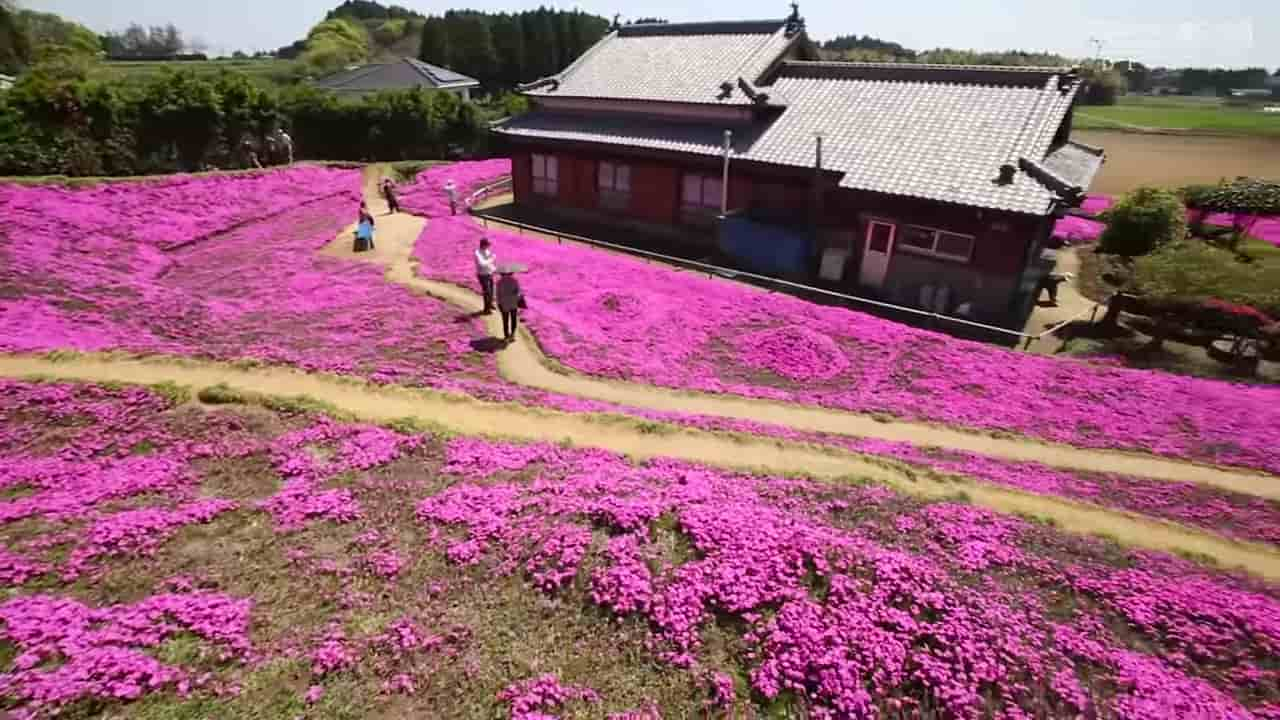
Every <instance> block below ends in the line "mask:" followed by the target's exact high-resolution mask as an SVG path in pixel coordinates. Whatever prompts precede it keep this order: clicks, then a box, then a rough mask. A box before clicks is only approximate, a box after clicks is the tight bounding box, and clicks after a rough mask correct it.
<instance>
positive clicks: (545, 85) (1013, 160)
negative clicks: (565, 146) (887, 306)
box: [495, 21, 1102, 215]
mask: <svg viewBox="0 0 1280 720" xmlns="http://www.w3.org/2000/svg"><path fill="white" fill-rule="evenodd" d="M803 38H804V35H803V33H802V32H799V29H798V27H797V24H796V23H795V22H788V21H774V22H761V23H754V22H753V23H694V24H686V25H641V26H627V27H624V28H621V29H619V30H617V31H615V32H614V33H612V34H610V35H609V36H607V37H606V38H605V39H604V40H602V41H600V43H598V44H597V45H596V46H594V47H593V48H592V49H591V50H589V51H588V52H587V53H585V54H584V55H583V56H582V57H580V58H579V59H578V60H577V61H575V62H574V64H573V65H571V66H569V68H567V69H566V70H565V71H564V72H562V73H561V74H559V75H557V76H553V77H551V78H546V79H544V80H542V81H539V82H538V83H534V84H532V85H530V86H526V87H525V88H523V90H524V92H525V93H526V94H527V95H529V96H531V97H533V98H534V99H535V100H536V99H538V98H550V97H574V98H593V99H610V100H617V99H622V100H653V101H664V102H677V103H696V104H708V103H715V104H732V105H754V106H756V107H757V108H758V110H757V111H756V112H754V113H753V115H754V116H755V117H756V124H755V125H752V126H751V127H750V128H737V129H735V138H734V145H735V156H736V157H737V158H739V159H742V160H748V161H756V162H760V163H767V164H774V165H787V166H798V167H808V166H810V165H812V163H813V161H814V155H815V152H814V150H815V140H814V136H815V134H816V133H822V134H823V137H824V140H823V149H824V152H823V156H824V157H823V165H824V168H825V169H827V170H830V171H833V172H837V173H840V174H841V179H840V185H841V186H842V187H846V188H852V189H858V190H865V191H871V192H879V193H886V194H892V195H903V196H909V197H917V198H922V199H927V200H934V201H939V202H948V203H956V204H961V205H968V206H973V207H980V208H991V209H997V210H1007V211H1010V212H1019V213H1030V214H1036V215H1043V214H1045V213H1048V212H1049V211H1050V210H1051V209H1052V207H1053V205H1054V203H1055V202H1059V201H1063V200H1065V201H1067V202H1070V201H1072V200H1073V199H1075V197H1076V196H1077V194H1078V193H1077V190H1076V189H1077V188H1080V189H1087V187H1088V185H1089V182H1090V181H1091V180H1092V178H1093V175H1094V174H1096V172H1097V166H1098V165H1100V164H1101V161H1102V155H1101V153H1100V152H1097V153H1093V154H1091V155H1090V157H1084V155H1081V154H1080V153H1081V152H1082V151H1080V149H1079V148H1078V147H1076V148H1075V149H1072V146H1064V147H1061V148H1052V147H1051V146H1052V145H1053V142H1054V140H1055V138H1056V136H1057V134H1058V131H1059V129H1060V128H1061V127H1062V124H1063V121H1064V119H1065V117H1066V114H1067V113H1068V112H1069V111H1070V109H1071V105H1072V102H1073V101H1074V99H1075V96H1076V93H1077V91H1078V82H1079V79H1078V77H1077V76H1076V74H1075V73H1074V72H1073V71H1071V70H1069V69H1067V68H1046V67H990V66H966V65H916V64H906V63H901V64H900V63H838V62H812V61H796V60H786V59H785V58H787V57H789V56H791V55H793V54H795V53H793V52H790V50H791V49H792V48H793V44H794V43H796V42H801V41H803ZM726 83H727V84H728V85H730V86H731V87H732V89H733V91H732V92H730V93H728V94H727V95H726V94H724V93H723V92H722V91H721V88H722V86H724V85H725V84H726ZM761 94H767V95H768V100H767V102H759V101H756V102H753V100H752V98H753V96H758V95H761ZM560 112H561V114H556V108H553V107H550V106H548V107H547V108H546V109H545V110H541V111H535V112H534V113H531V114H529V115H526V116H525V117H523V118H517V119H515V120H512V121H510V122H507V123H504V124H503V125H501V126H499V127H497V128H495V131H496V132H498V133H501V134H506V135H509V136H513V137H524V138H545V139H550V140H573V141H578V142H591V143H600V144H605V145H626V146H630V147H638V148H648V149H655V150H676V151H682V152H691V153H697V154H714V153H717V152H719V149H718V148H719V146H720V136H721V133H722V131H723V130H724V125H723V124H721V123H717V122H714V121H708V122H706V123H705V124H704V125H703V126H701V127H699V126H689V125H684V124H678V123H673V122H659V121H655V120H652V119H647V120H641V119H634V118H632V119H626V118H623V117H621V116H618V115H614V116H609V115H607V114H594V113H592V114H588V113H584V114H580V115H569V114H567V113H565V112H564V111H560ZM1051 150H1053V152H1052V153H1051V152H1050V151H1051ZM1085 154H1086V155H1089V154H1088V153H1085ZM1090 158H1092V159H1090Z"/></svg>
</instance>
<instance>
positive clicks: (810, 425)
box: [325, 193, 1280, 500]
mask: <svg viewBox="0 0 1280 720" xmlns="http://www.w3.org/2000/svg"><path fill="white" fill-rule="evenodd" d="M368 200H369V203H370V208H371V209H373V211H374V212H375V214H376V215H377V216H378V238H377V251H376V252H373V253H362V254H359V255H354V254H353V253H352V252H351V242H350V239H349V238H350V232H349V231H348V232H344V234H343V235H341V236H339V238H338V239H337V240H335V241H334V242H333V243H332V244H331V245H330V246H329V247H328V248H326V249H325V252H326V253H328V254H331V255H336V256H341V257H344V258H348V259H352V258H354V259H356V260H362V261H366V262H375V263H379V264H382V265H384V266H386V267H387V279H388V280H390V281H392V282H395V283H397V284H400V285H403V286H405V287H408V288H411V289H414V290H417V291H419V292H423V293H427V294H430V295H433V296H435V297H437V298H440V299H442V300H445V301H447V302H449V303H452V304H454V305H456V306H457V307H459V308H462V309H465V310H469V311H472V312H475V311H478V310H480V309H481V301H480V296H479V295H478V294H477V293H476V292H474V291H473V290H470V289H465V288H462V287H459V286H456V285H452V284H449V283H443V282H436V281H432V280H426V279H423V278H421V277H419V276H418V273H417V267H416V261H414V260H413V258H412V253H413V246H414V243H415V242H416V241H417V238H418V235H419V234H420V232H421V230H422V227H423V223H424V221H423V220H422V219H421V218H415V217H412V216H408V215H403V214H401V215H395V216H385V217H384V216H383V214H382V213H385V212H386V204H385V203H384V202H383V201H382V199H381V198H380V197H377V195H376V193H374V194H373V195H372V196H370V197H369V198H368ZM1064 289H1065V288H1064ZM1081 300H1083V298H1081ZM486 319H487V324H488V330H489V332H490V334H492V335H493V336H494V337H501V334H502V321H501V318H500V317H499V316H498V315H496V314H495V315H491V316H488V317H487V318H486ZM498 369H499V372H500V373H501V374H502V376H503V378H505V379H506V380H508V381H509V382H512V383H515V384H517V385H523V386H526V387H531V388H537V389H539V390H545V391H547V392H554V393H558V394H562V395H573V396H576V397H583V398H590V399H593V400H600V401H604V402H611V403H616V404H619V405H626V406H631V407H642V408H647V409H650V410H658V411H664V412H677V413H686V414H694V415H710V416H717V417H726V418H734V419H739V420H750V421H755V422H764V423H769V424H773V425H784V426H787V427H790V428H793V429H796V430H802V431H809V432H821V433H832V434H839V435H849V436H855V437H865V438H876V439H881V440H891V441H899V442H910V443H913V444H916V445H921V446H932V447H940V448H947V449H951V450H960V451H966V452H973V453H978V454H982V455H988V456H991V457H997V458H1003V459H1006V460H1015V461H1027V462H1039V463H1042V464H1045V465H1048V466H1051V467H1057V468H1064V469H1069V470H1084V471H1090V472H1111V473H1120V474H1124V475H1134V476H1138V477H1145V478H1152V479H1157V480H1169V481H1177V482H1195V483H1199V484H1202V485H1211V486H1214V487H1219V488H1223V489H1226V490H1231V491H1233V492H1237V493H1242V494H1247V495H1254V496H1258V497H1263V498H1268V499H1271V500H1280V482H1278V481H1277V479H1276V478H1274V477H1271V476H1268V475H1264V474H1261V473H1255V472H1251V471H1248V470H1239V469H1228V468H1218V467H1212V466H1208V465H1200V464H1194V463H1189V462H1182V461H1178V460H1171V459H1166V458H1160V457H1157V456H1154V455H1146V454H1142V453H1130V452H1122V451H1110V450H1090V449H1085V448H1077V447H1072V446H1068V445H1058V444H1051V443H1046V442H1040V441H1037V440H1032V439H1027V438H1008V437H994V436H991V435H984V434H981V433H976V432H967V431H963V430H956V429H952V428H947V427H943V426H938V425H930V424H927V423H915V422H900V421H891V422H885V421H883V420H880V419H877V418H873V417H871V416H869V415H860V414H857V413H850V412H843V411H839V410H831V409H826V408H818V407H808V406H803V405H791V404H786V403H778V402H769V401H764V400H754V399H750V398H739V397H734V396H731V395H712V394H707V393H695V392H687V391H680V390H674V389H670V388H661V387H655V386H650V385H639V384H634V383H628V382H623V381H617V380H603V379H599V378H593V377H589V376H586V375H582V374H579V373H576V372H573V371H571V370H567V369H565V368H563V367H559V366H557V365H556V364H555V363H554V361H552V360H550V359H549V358H547V357H546V356H545V355H544V354H543V353H542V352H541V350H540V349H539V348H538V345H537V342H536V340H535V339H534V338H533V336H532V335H531V334H530V333H529V332H528V330H527V329H525V328H521V336H520V339H519V341H518V342H516V343H514V344H513V345H511V346H509V347H507V348H506V349H504V350H502V351H501V352H500V353H498Z"/></svg>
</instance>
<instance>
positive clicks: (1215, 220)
mask: <svg viewBox="0 0 1280 720" xmlns="http://www.w3.org/2000/svg"><path fill="white" fill-rule="evenodd" d="M1114 204H1115V198H1113V197H1111V196H1110V195H1089V196H1087V197H1086V198H1085V201H1084V203H1083V204H1081V206H1080V210H1081V212H1083V213H1084V214H1086V215H1090V216H1093V217H1095V218H1096V217H1097V216H1099V215H1101V214H1102V213H1104V212H1106V211H1107V210H1109V209H1111V206H1112V205H1114ZM1196 214H1197V213H1196V211H1194V210H1191V209H1188V210H1187V220H1188V221H1193V220H1195V216H1196ZM1245 217H1246V218H1247V219H1248V220H1247V221H1252V225H1251V226H1250V227H1249V234H1250V235H1253V236H1254V237H1256V238H1258V239H1260V240H1264V241H1266V242H1269V243H1271V244H1272V245H1275V246H1276V247H1280V217H1277V216H1274V215H1271V216H1268V215H1262V216H1257V217H1254V216H1252V215H1249V216H1245ZM1200 220H1201V222H1204V223H1205V224H1208V225H1218V226H1221V227H1231V225H1232V223H1233V222H1235V218H1233V217H1232V216H1231V215H1228V214H1226V213H1209V214H1207V215H1205V216H1204V217H1203V218H1201V219H1200ZM1106 227H1107V226H1106V223H1104V222H1102V220H1101V218H1099V219H1093V220H1091V219H1088V218H1083V217H1077V216H1068V217H1065V218H1062V219H1061V220H1059V221H1058V222H1057V223H1056V224H1055V225H1054V229H1053V236H1054V237H1056V238H1061V239H1063V240H1066V241H1067V242H1068V244H1078V243H1088V242H1093V241H1095V240H1097V239H1098V237H1099V236H1100V235H1102V231H1103V230H1105V229H1106Z"/></svg>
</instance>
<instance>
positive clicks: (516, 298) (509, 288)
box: [498, 272, 524, 342]
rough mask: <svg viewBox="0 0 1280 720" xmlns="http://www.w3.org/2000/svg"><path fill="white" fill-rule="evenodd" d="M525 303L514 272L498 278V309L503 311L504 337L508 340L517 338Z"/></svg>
mask: <svg viewBox="0 0 1280 720" xmlns="http://www.w3.org/2000/svg"><path fill="white" fill-rule="evenodd" d="M523 303H524V295H523V293H521V291H520V281H518V280H516V276H515V274H514V273H510V272H505V273H502V276H501V278H500V279H499V280H498V309H499V310H501V311H502V339H503V340H506V341H507V342H511V341H513V340H515V339H516V330H518V329H519V327H520V306H521V304H523Z"/></svg>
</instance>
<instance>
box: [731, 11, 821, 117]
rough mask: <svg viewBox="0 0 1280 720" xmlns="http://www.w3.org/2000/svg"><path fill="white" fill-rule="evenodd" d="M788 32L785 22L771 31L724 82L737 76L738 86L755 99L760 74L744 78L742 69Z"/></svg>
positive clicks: (797, 35)
mask: <svg viewBox="0 0 1280 720" xmlns="http://www.w3.org/2000/svg"><path fill="white" fill-rule="evenodd" d="M786 34H787V25H786V24H783V25H782V26H781V27H779V28H778V29H777V30H776V31H774V32H773V33H770V34H769V35H768V36H767V37H765V38H764V39H762V40H761V41H760V42H759V44H757V45H756V47H755V49H753V50H752V51H751V52H749V53H747V56H746V57H744V58H743V59H742V61H741V62H739V63H738V67H736V68H734V69H733V72H732V73H730V74H729V77H727V78H725V80H724V82H732V81H733V80H734V78H736V79H737V81H738V87H739V88H740V89H742V91H743V92H744V93H746V94H747V96H748V97H750V98H751V99H752V101H755V96H754V95H753V92H754V89H755V88H754V86H755V84H756V82H757V81H759V80H760V78H759V77H758V76H757V77H753V78H750V79H747V78H744V77H743V76H742V71H743V69H744V68H746V67H749V65H750V63H751V62H752V61H754V60H755V59H756V56H757V55H759V54H760V53H762V52H764V51H765V49H766V48H768V47H769V45H770V44H772V43H773V41H774V39H775V38H777V37H778V36H779V35H782V36H784V37H785V36H786ZM800 35H801V33H796V34H795V36H796V37H799V36H800ZM790 46H791V43H790V42H788V43H787V47H790ZM783 52H786V50H785V49H784V50H783ZM744 84H746V85H749V86H751V90H750V91H748V89H747V88H746V87H743V85H744ZM721 87H722V88H723V87H724V86H723V85H721ZM764 97H765V98H766V100H767V99H768V97H769V96H768V95H765V96H764Z"/></svg>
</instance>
